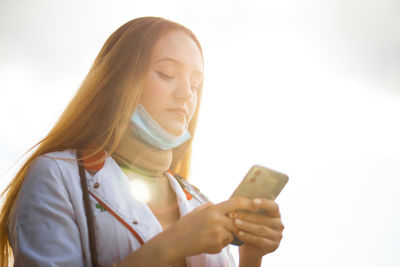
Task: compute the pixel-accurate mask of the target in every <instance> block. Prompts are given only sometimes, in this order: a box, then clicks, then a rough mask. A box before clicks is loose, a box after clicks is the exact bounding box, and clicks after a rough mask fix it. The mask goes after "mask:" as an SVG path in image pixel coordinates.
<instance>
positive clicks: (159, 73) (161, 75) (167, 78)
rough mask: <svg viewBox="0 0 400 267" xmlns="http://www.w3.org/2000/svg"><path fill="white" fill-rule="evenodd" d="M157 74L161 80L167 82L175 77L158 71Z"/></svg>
mask: <svg viewBox="0 0 400 267" xmlns="http://www.w3.org/2000/svg"><path fill="white" fill-rule="evenodd" d="M157 73H158V75H159V76H160V77H161V78H163V79H165V80H172V79H173V78H174V77H173V76H170V75H168V74H165V73H164V72H161V71H157Z"/></svg>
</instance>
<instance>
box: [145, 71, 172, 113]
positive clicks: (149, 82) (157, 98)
mask: <svg viewBox="0 0 400 267" xmlns="http://www.w3.org/2000/svg"><path fill="white" fill-rule="evenodd" d="M167 98H168V90H167V88H165V85H164V84H163V83H162V81H159V80H157V78H156V77H154V76H153V77H152V75H151V74H149V75H148V76H147V79H146V81H145V84H144V88H143V95H142V98H141V102H142V104H143V105H144V106H145V108H146V110H148V111H150V110H155V109H157V108H156V107H157V106H162V105H163V103H164V102H165V100H166V99H167Z"/></svg>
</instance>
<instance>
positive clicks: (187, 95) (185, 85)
mask: <svg viewBox="0 0 400 267" xmlns="http://www.w3.org/2000/svg"><path fill="white" fill-rule="evenodd" d="M175 97H176V98H177V99H183V100H188V99H191V98H192V97H193V90H192V86H191V82H190V79H189V78H181V79H180V81H179V83H178V85H177V88H176V90H175Z"/></svg>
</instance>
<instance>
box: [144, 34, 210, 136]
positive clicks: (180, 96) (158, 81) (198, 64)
mask: <svg viewBox="0 0 400 267" xmlns="http://www.w3.org/2000/svg"><path fill="white" fill-rule="evenodd" d="M202 80H203V63H202V57H201V54H200V50H199V49H198V47H197V45H196V43H195V42H194V41H193V40H192V39H191V38H190V37H189V36H188V35H187V34H186V33H184V32H183V31H180V30H173V31H169V32H167V33H166V34H164V35H163V36H162V37H161V38H160V39H159V40H158V41H157V43H156V45H155V46H154V48H153V51H152V54H151V59H150V66H149V71H148V72H147V75H146V79H145V84H144V91H143V96H142V99H141V103H142V105H143V106H144V107H145V109H146V110H147V112H148V113H149V114H150V115H151V116H152V117H153V119H154V120H156V121H157V122H158V123H159V124H160V125H161V127H163V128H164V129H165V130H166V131H168V132H169V133H171V134H173V135H181V134H182V133H183V132H184V131H185V129H186V127H187V125H188V124H189V122H190V120H191V119H192V116H193V113H194V110H195V108H196V105H197V99H198V93H199V92H198V90H199V89H198V86H199V85H200V84H201V82H202Z"/></svg>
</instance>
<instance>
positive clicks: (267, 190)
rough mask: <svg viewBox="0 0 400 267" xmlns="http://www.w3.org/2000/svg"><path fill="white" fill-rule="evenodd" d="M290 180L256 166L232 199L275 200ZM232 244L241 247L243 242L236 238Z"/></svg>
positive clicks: (261, 210)
mask: <svg viewBox="0 0 400 267" xmlns="http://www.w3.org/2000/svg"><path fill="white" fill-rule="evenodd" d="M288 180H289V177H288V176H287V175H286V174H283V173H280V172H277V171H274V170H271V169H269V168H266V167H263V166H260V165H254V166H253V167H251V168H250V170H249V171H248V172H247V174H246V176H245V177H244V178H243V180H242V182H241V183H240V184H239V186H238V187H237V188H236V190H235V191H234V192H233V194H232V196H231V197H247V198H250V199H254V198H266V199H271V200H275V199H276V198H277V197H278V195H279V193H280V192H281V191H282V189H283V187H285V185H286V183H287V182H288ZM259 213H263V214H266V212H265V210H263V209H260V211H259ZM231 244H232V245H236V246H240V245H242V244H243V242H242V241H241V240H240V239H238V238H237V237H235V239H234V240H233V241H232V243H231Z"/></svg>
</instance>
